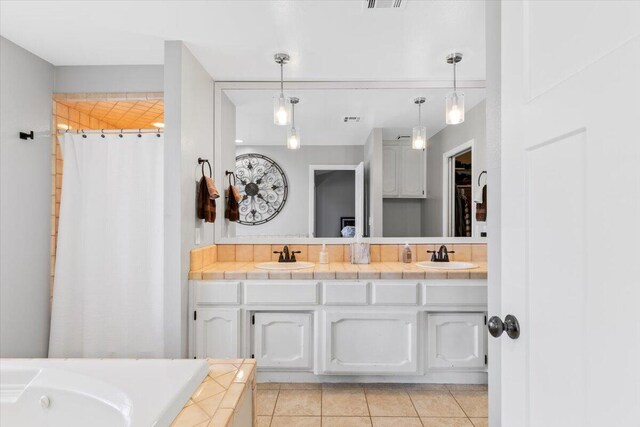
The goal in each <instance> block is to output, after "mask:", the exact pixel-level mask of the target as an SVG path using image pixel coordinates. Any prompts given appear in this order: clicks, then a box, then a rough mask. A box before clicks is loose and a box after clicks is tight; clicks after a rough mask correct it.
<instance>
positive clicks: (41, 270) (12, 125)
mask: <svg viewBox="0 0 640 427" xmlns="http://www.w3.org/2000/svg"><path fill="white" fill-rule="evenodd" d="M52 90H53V66H52V65H51V64H49V63H48V62H46V61H44V60H42V59H40V58H38V57H37V56H35V55H33V54H32V53H30V52H28V51H26V50H24V49H22V48H21V47H19V46H17V45H16V44H14V43H12V42H10V41H9V40H7V39H5V38H4V37H1V38H0V124H1V125H0V128H1V133H0V189H1V190H0V200H1V201H0V206H2V214H1V215H0V230H1V231H0V242H1V244H0V357H47V349H48V344H49V316H50V314H49V274H50V270H49V256H50V253H49V248H50V246H51V244H50V239H51V229H50V225H51V137H49V136H42V137H37V138H36V139H35V140H28V141H23V140H21V139H19V138H18V132H19V131H30V130H33V131H36V132H49V131H50V129H51V104H52V101H51V96H52Z"/></svg>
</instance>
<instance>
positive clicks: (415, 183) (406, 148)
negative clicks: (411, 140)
mask: <svg viewBox="0 0 640 427" xmlns="http://www.w3.org/2000/svg"><path fill="white" fill-rule="evenodd" d="M401 152H402V156H401V157H400V158H401V161H400V165H399V166H398V169H399V175H400V197H416V198H419V197H420V198H421V197H424V196H425V161H424V155H425V154H424V153H425V150H414V149H413V148H411V146H410V145H403V146H402V147H401Z"/></svg>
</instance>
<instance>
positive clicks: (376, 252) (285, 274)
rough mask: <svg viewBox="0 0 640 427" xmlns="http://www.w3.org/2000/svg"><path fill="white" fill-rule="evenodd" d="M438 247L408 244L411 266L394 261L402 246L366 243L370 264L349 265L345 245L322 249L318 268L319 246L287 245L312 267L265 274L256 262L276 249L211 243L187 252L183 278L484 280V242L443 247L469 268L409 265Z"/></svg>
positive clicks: (272, 257) (275, 257)
mask: <svg viewBox="0 0 640 427" xmlns="http://www.w3.org/2000/svg"><path fill="white" fill-rule="evenodd" d="M439 246H440V245H437V244H432V245H411V251H412V253H413V258H414V262H412V263H409V264H404V263H401V262H399V260H400V259H401V256H402V249H403V248H404V245H371V264H357V265H354V264H351V263H350V262H349V259H350V258H349V245H327V250H328V252H329V262H330V263H329V264H318V260H319V254H320V249H321V247H322V246H321V245H290V246H289V249H290V250H292V251H300V252H301V253H300V254H298V255H296V257H297V259H298V260H299V261H311V262H314V263H316V265H315V266H314V267H313V268H309V269H303V270H293V271H267V270H260V269H258V268H256V264H257V263H260V262H267V261H277V260H278V255H277V254H274V253H273V251H275V250H282V245H211V246H206V247H202V248H199V249H194V250H192V251H191V268H190V270H191V271H190V273H189V278H190V279H192V280H222V279H230V280H242V279H248V280H261V279H300V280H304V279H320V280H330V279H344V280H348V279H364V280H373V279H486V277H487V270H486V259H487V247H486V245H484V244H473V245H447V248H448V249H450V250H453V251H455V253H454V254H451V256H450V259H451V260H452V261H472V262H474V263H476V264H478V265H479V268H476V269H473V270H457V271H453V270H425V269H422V268H420V267H417V266H416V265H415V261H428V260H429V259H430V258H431V255H430V254H428V253H427V251H428V250H437V249H438V247H439Z"/></svg>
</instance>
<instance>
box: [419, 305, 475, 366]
mask: <svg viewBox="0 0 640 427" xmlns="http://www.w3.org/2000/svg"><path fill="white" fill-rule="evenodd" d="M485 319H486V317H485V314H484V313H432V314H429V315H428V316H427V324H428V331H427V333H428V335H429V339H428V345H427V348H428V355H427V359H428V361H427V365H428V366H427V367H428V368H435V369H437V368H449V369H451V368H459V369H465V368H470V369H478V368H484V366H485V355H486V354H487V353H486V339H487V334H486V332H485V325H484V322H485Z"/></svg>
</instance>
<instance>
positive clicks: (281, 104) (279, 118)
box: [273, 94, 291, 126]
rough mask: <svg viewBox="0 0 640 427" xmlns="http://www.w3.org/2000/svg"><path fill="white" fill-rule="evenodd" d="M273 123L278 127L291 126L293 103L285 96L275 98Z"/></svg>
mask: <svg viewBox="0 0 640 427" xmlns="http://www.w3.org/2000/svg"><path fill="white" fill-rule="evenodd" d="M273 123H275V124H276V125H278V126H287V125H289V124H291V103H290V102H289V98H287V97H285V96H284V95H283V94H280V96H277V97H275V98H273Z"/></svg>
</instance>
